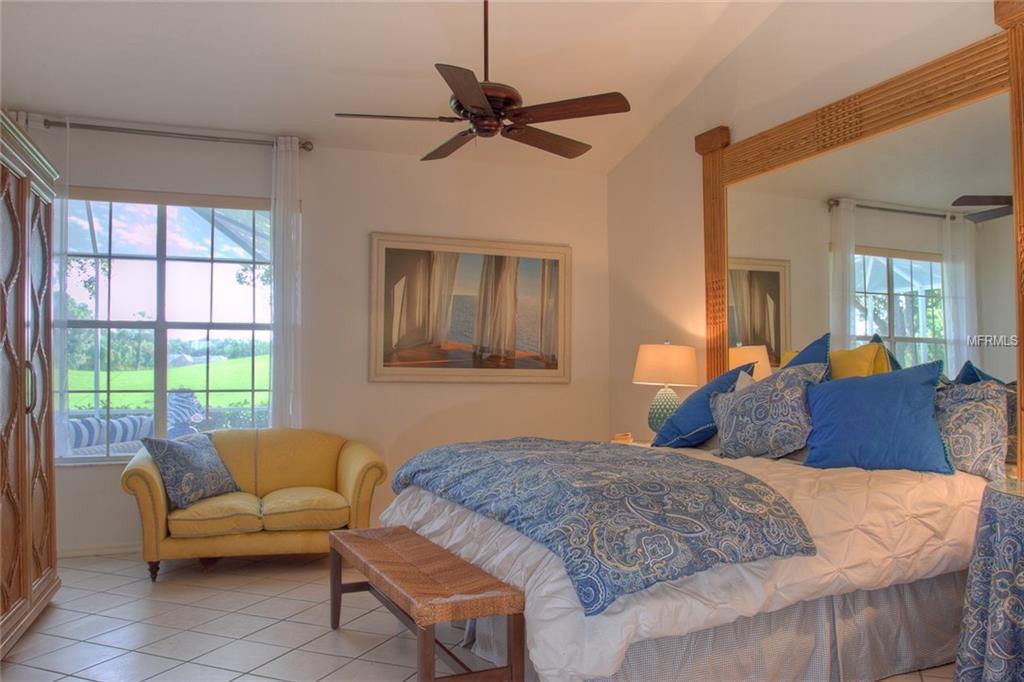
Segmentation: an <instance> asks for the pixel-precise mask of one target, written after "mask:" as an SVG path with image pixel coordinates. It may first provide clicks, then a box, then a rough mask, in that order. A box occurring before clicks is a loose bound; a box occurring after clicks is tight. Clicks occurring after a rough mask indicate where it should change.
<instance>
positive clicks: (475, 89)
mask: <svg viewBox="0 0 1024 682" xmlns="http://www.w3.org/2000/svg"><path fill="white" fill-rule="evenodd" d="M434 67H435V68H436V69H437V71H438V73H440V74H441V78H444V82H445V83H447V84H448V87H449V88H451V89H452V94H453V95H455V99H457V100H459V101H460V102H462V106H464V107H466V108H467V109H469V110H470V111H472V112H473V113H475V114H484V115H487V116H494V110H492V109H491V103H490V102H488V101H487V97H486V95H484V91H483V88H481V87H480V81H478V80H477V79H476V74H475V73H473V72H472V71H470V70H469V69H464V68H462V67H461V66H452V65H450V64H434Z"/></svg>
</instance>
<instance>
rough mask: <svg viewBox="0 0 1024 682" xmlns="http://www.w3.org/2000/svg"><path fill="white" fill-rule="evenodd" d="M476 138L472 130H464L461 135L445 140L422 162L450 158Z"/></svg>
mask: <svg viewBox="0 0 1024 682" xmlns="http://www.w3.org/2000/svg"><path fill="white" fill-rule="evenodd" d="M474 137H476V133H474V132H473V131H472V130H463V131H462V132H461V133H456V134H455V135H453V136H452V137H449V138H448V139H447V140H445V142H444V143H443V144H442V145H441V146H440V147H438V148H437V149H435V150H434V151H432V152H430V153H429V154H427V155H426V156H424V157H423V158H422V159H420V161H434V160H435V159H443V158H445V157H447V156H450V155H451V154H452V153H453V152H455V151H458V149H459V148H460V147H462V145H464V144H466V143H467V142H469V141H470V140H472V139H473V138H474Z"/></svg>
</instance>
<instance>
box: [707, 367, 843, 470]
mask: <svg viewBox="0 0 1024 682" xmlns="http://www.w3.org/2000/svg"><path fill="white" fill-rule="evenodd" d="M824 376H825V365H823V364H821V363H815V364H806V365H797V366H796V367H785V368H783V369H780V370H779V371H778V372H776V373H775V374H772V375H771V376H770V377H768V378H766V379H762V380H761V381H758V382H757V383H755V384H752V385H751V386H748V387H747V388H744V389H737V390H736V391H734V392H732V393H716V394H715V395H714V396H712V398H711V412H712V414H714V415H715V425H716V426H717V427H718V435H719V447H720V449H721V451H722V456H723V457H729V458H736V457H768V458H771V459H777V458H779V457H785V456H786V455H788V454H789V453H791V452H796V451H797V450H799V449H800V448H802V447H803V446H804V444H805V443H806V442H807V434H808V433H809V432H810V430H811V418H810V415H809V414H808V413H807V398H806V389H807V385H808V384H816V383H818V382H819V381H821V380H822V377H824Z"/></svg>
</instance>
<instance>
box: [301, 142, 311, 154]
mask: <svg viewBox="0 0 1024 682" xmlns="http://www.w3.org/2000/svg"><path fill="white" fill-rule="evenodd" d="M299 149H301V150H302V151H304V152H311V151H313V143H312V142H311V141H309V140H303V141H302V142H300V143H299Z"/></svg>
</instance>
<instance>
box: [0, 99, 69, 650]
mask: <svg viewBox="0 0 1024 682" xmlns="http://www.w3.org/2000/svg"><path fill="white" fill-rule="evenodd" d="M56 179H57V171H56V170H55V169H54V167H53V166H52V165H50V163H49V162H48V161H47V160H46V159H45V158H44V157H43V155H42V154H41V153H40V152H39V150H38V149H36V147H35V146H34V145H33V144H32V143H31V142H30V141H29V139H28V136H27V135H25V133H24V131H22V130H21V129H20V128H19V127H18V126H17V125H16V124H15V123H14V121H13V120H11V118H9V117H8V115H7V114H6V113H5V112H0V571H2V573H0V609H2V615H0V650H2V653H3V654H6V653H7V652H8V651H9V650H10V648H11V647H12V646H13V645H14V643H15V642H16V641H17V640H18V638H19V637H20V636H21V635H22V634H23V633H24V632H25V630H26V628H28V626H29V625H31V623H32V621H33V620H34V619H35V618H36V617H37V616H38V615H39V613H40V612H41V611H42V610H43V609H44V608H45V607H46V604H47V603H48V602H49V601H50V599H51V598H52V597H53V594H54V592H56V591H57V589H58V588H59V587H60V579H59V578H58V577H57V544H56V540H55V518H54V517H55V514H54V511H55V510H54V505H55V502H56V498H55V493H54V480H53V429H52V428H51V425H52V415H51V414H50V405H51V400H52V398H51V393H52V389H51V383H50V382H51V373H50V367H51V362H50V358H51V355H50V348H51V344H50V336H51V334H50V332H51V324H50V321H51V301H50V296H51V292H50V272H51V269H52V248H51V243H52V242H51V237H52V234H53V232H52V225H53V198H54V191H53V188H54V182H55V181H56Z"/></svg>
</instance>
